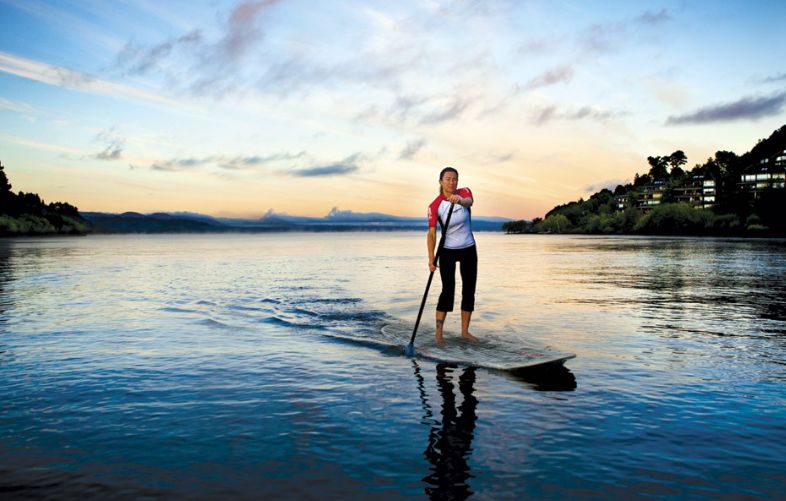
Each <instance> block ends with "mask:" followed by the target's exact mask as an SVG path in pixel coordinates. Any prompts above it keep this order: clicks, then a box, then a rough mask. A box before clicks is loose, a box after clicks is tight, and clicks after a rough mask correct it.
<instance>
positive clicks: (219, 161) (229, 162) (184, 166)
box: [150, 151, 307, 172]
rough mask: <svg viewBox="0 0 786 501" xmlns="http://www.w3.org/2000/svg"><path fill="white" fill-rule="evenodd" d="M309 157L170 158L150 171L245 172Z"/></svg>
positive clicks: (280, 155) (156, 164)
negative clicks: (210, 169)
mask: <svg viewBox="0 0 786 501" xmlns="http://www.w3.org/2000/svg"><path fill="white" fill-rule="evenodd" d="M305 156H307V155H306V152H305V151H300V152H297V153H290V152H280V153H273V154H270V155H251V156H242V155H238V156H227V155H208V156H204V157H186V158H170V159H167V160H162V161H159V162H154V163H152V164H150V169H152V170H157V171H165V172H178V171H188V170H193V169H196V168H201V167H218V168H220V169H225V170H244V169H254V168H260V167H267V166H271V165H274V164H275V163H276V162H286V161H290V160H296V159H299V158H303V157H305Z"/></svg>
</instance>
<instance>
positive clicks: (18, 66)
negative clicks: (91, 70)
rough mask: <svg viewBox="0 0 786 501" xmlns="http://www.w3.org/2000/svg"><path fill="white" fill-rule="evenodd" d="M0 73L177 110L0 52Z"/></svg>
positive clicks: (154, 97) (143, 94)
mask: <svg viewBox="0 0 786 501" xmlns="http://www.w3.org/2000/svg"><path fill="white" fill-rule="evenodd" d="M0 72H3V73H8V74H10V75H16V76H18V77H22V78H27V79H30V80H35V81H37V82H42V83H45V84H49V85H54V86H57V87H65V88H68V89H72V90H78V91H82V92H91V93H94V94H101V95H105V96H112V97H121V98H125V99H134V100H137V101H146V102H149V103H154V104H159V105H166V106H169V107H176V106H178V105H177V103H176V102H174V101H172V100H170V99H168V98H165V97H163V96H161V95H158V94H154V93H151V92H147V91H144V90H141V89H136V88H134V87H129V86H127V85H123V84H118V83H115V82H110V81H108V80H102V79H99V78H95V77H93V76H91V75H88V74H86V73H81V72H78V71H74V70H71V69H69V68H64V67H60V66H55V65H51V64H46V63H41V62H38V61H33V60H32V59H25V58H22V57H18V56H14V55H11V54H8V53H5V52H0Z"/></svg>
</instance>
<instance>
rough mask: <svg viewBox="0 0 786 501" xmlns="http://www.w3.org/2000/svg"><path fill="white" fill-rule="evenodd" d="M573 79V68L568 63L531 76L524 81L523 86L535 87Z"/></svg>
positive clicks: (527, 87)
mask: <svg viewBox="0 0 786 501" xmlns="http://www.w3.org/2000/svg"><path fill="white" fill-rule="evenodd" d="M572 79H573V68H572V67H571V66H569V65H562V66H557V67H554V68H552V69H550V70H547V71H545V72H543V73H541V74H540V75H537V76H536V77H534V78H532V79H531V80H530V81H529V82H527V83H526V85H525V86H524V88H526V89H537V88H539V87H546V86H549V85H554V84H558V83H568V82H570V81H571V80H572Z"/></svg>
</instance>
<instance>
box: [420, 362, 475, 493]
mask: <svg viewBox="0 0 786 501" xmlns="http://www.w3.org/2000/svg"><path fill="white" fill-rule="evenodd" d="M412 364H413V367H414V370H415V377H416V378H417V380H418V391H419V393H420V398H421V402H422V405H423V419H422V421H421V422H423V423H424V424H427V425H428V426H429V434H428V446H427V447H426V451H425V452H424V453H423V456H425V458H426V459H428V461H429V463H430V464H431V467H430V473H429V475H427V476H426V477H424V478H423V481H424V482H425V483H426V484H427V486H426V488H425V492H426V495H428V497H429V499H466V498H468V497H469V496H470V495H472V490H471V489H470V486H469V479H470V478H472V474H471V472H470V467H469V457H470V455H471V454H472V439H473V437H474V433H475V422H476V421H477V413H476V409H477V406H478V399H477V398H475V395H474V394H473V392H474V384H475V369H474V368H473V367H466V368H464V369H462V370H461V373H460V375H459V377H458V389H459V393H460V394H461V396H462V401H461V403H460V404H459V405H458V407H456V394H455V393H454V389H455V385H454V383H453V381H452V379H453V378H452V375H453V372H454V371H455V370H457V368H456V367H455V366H453V365H449V364H442V363H440V364H437V367H436V371H437V387H438V389H439V395H440V397H441V404H442V405H441V407H440V409H441V415H440V418H439V419H437V418H436V417H435V416H434V412H433V410H432V408H431V405H430V404H429V402H428V395H427V393H426V387H425V380H424V378H423V376H422V375H421V374H420V367H419V366H418V363H417V362H416V361H414V360H413V361H412Z"/></svg>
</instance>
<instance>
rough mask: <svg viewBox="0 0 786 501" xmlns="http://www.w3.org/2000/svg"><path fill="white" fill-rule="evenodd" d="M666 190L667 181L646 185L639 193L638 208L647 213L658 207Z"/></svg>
mask: <svg viewBox="0 0 786 501" xmlns="http://www.w3.org/2000/svg"><path fill="white" fill-rule="evenodd" d="M665 189H666V181H662V180H658V181H653V182H651V183H647V184H645V185H644V188H643V189H642V190H641V193H639V198H638V200H637V201H636V207H638V208H639V209H642V210H644V211H645V212H646V211H648V210H652V209H653V208H654V207H657V206H658V205H660V202H661V200H662V199H663V192H664V190H665Z"/></svg>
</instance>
